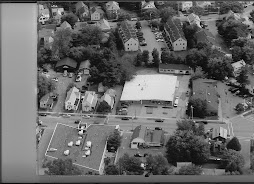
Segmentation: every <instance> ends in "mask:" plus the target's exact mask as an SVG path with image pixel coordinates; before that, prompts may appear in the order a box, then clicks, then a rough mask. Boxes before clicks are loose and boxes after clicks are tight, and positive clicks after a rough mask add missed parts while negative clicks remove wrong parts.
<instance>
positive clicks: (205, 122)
mask: <svg viewBox="0 0 254 184" xmlns="http://www.w3.org/2000/svg"><path fill="white" fill-rule="evenodd" d="M196 123H204V124H205V125H207V123H208V122H207V121H196Z"/></svg>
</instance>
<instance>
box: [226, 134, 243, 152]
mask: <svg viewBox="0 0 254 184" xmlns="http://www.w3.org/2000/svg"><path fill="white" fill-rule="evenodd" d="M241 148H242V147H241V144H240V142H239V140H238V139H237V137H233V138H232V139H231V140H230V141H229V142H228V144H227V149H232V150H235V151H241Z"/></svg>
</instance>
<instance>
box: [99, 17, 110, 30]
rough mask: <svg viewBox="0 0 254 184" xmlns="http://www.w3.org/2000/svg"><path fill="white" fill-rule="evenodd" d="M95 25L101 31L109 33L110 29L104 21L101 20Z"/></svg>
mask: <svg viewBox="0 0 254 184" xmlns="http://www.w3.org/2000/svg"><path fill="white" fill-rule="evenodd" d="M96 25H97V26H98V27H99V28H101V30H102V31H105V32H108V31H110V29H111V27H110V25H109V22H108V21H107V20H106V19H101V20H100V21H98V22H97V23H96Z"/></svg>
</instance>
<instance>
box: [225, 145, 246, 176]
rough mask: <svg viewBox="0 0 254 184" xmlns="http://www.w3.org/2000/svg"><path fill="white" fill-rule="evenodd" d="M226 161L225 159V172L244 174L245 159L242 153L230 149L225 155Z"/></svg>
mask: <svg viewBox="0 0 254 184" xmlns="http://www.w3.org/2000/svg"><path fill="white" fill-rule="evenodd" d="M223 156H224V159H225V165H226V169H225V172H230V173H232V172H235V171H238V172H240V173H241V172H242V168H243V167H244V163H245V161H244V157H243V156H242V155H241V153H239V152H237V151H235V150H232V149H229V150H226V151H225V152H224V154H223Z"/></svg>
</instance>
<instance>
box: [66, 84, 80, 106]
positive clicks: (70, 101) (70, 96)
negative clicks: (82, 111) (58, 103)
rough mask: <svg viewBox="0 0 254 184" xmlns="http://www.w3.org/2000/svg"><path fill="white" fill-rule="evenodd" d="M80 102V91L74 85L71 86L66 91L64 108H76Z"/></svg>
mask: <svg viewBox="0 0 254 184" xmlns="http://www.w3.org/2000/svg"><path fill="white" fill-rule="evenodd" d="M79 102H80V92H79V89H78V88H76V87H72V88H71V89H70V90H69V91H68V92H67V97H66V99H65V109H66V110H77V109H78V105H79Z"/></svg>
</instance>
